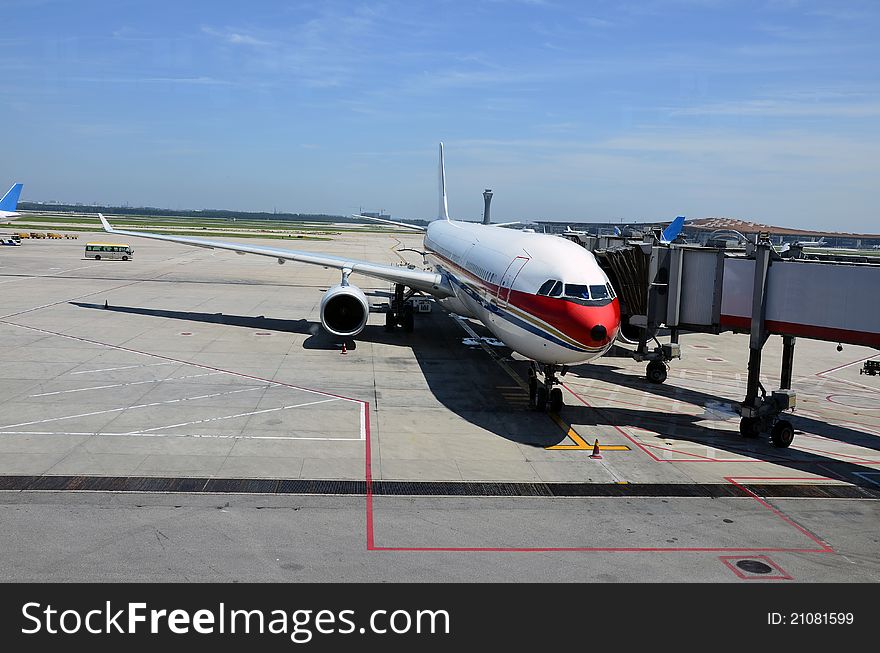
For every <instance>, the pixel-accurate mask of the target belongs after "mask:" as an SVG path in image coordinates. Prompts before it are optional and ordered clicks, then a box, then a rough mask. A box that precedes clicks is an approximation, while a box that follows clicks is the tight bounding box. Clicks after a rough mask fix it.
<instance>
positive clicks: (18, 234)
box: [15, 231, 31, 239]
mask: <svg viewBox="0 0 880 653" xmlns="http://www.w3.org/2000/svg"><path fill="white" fill-rule="evenodd" d="M15 235H16V236H18V237H19V238H21V239H24V238H30V237H31V235H30V234H29V233H27V232H25V231H20V232H18V233H17V234H15Z"/></svg>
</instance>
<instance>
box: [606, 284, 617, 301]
mask: <svg viewBox="0 0 880 653" xmlns="http://www.w3.org/2000/svg"><path fill="white" fill-rule="evenodd" d="M605 287H606V288H608V296H609V297H611V299H614V298H615V297H617V295H616V294H615V293H614V288H612V287H611V284H610V283H606V284H605Z"/></svg>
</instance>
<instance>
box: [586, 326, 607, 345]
mask: <svg viewBox="0 0 880 653" xmlns="http://www.w3.org/2000/svg"><path fill="white" fill-rule="evenodd" d="M607 337H608V329H606V328H605V327H604V326H602V325H601V324H597V325H596V326H594V327H593V328H592V329H590V338H592V339H593V341H594V342H601V341H603V340H605V338H607Z"/></svg>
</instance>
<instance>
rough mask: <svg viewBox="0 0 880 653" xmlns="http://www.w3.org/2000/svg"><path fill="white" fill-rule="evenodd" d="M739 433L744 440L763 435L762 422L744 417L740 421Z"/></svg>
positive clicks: (754, 418)
mask: <svg viewBox="0 0 880 653" xmlns="http://www.w3.org/2000/svg"><path fill="white" fill-rule="evenodd" d="M739 432H740V435H742V436H743V437H744V438H756V437H758V435H759V434H760V433H761V420H759V419H757V418H756V417H743V418H742V419H741V420H740V421H739Z"/></svg>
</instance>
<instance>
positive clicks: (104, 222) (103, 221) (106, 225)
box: [98, 213, 113, 233]
mask: <svg viewBox="0 0 880 653" xmlns="http://www.w3.org/2000/svg"><path fill="white" fill-rule="evenodd" d="M98 217H99V218H101V224H102V225H104V231H108V232H110V233H113V227H111V226H110V223H109V222H107V218H105V217H104V215H103V214H102V213H99V214H98Z"/></svg>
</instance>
